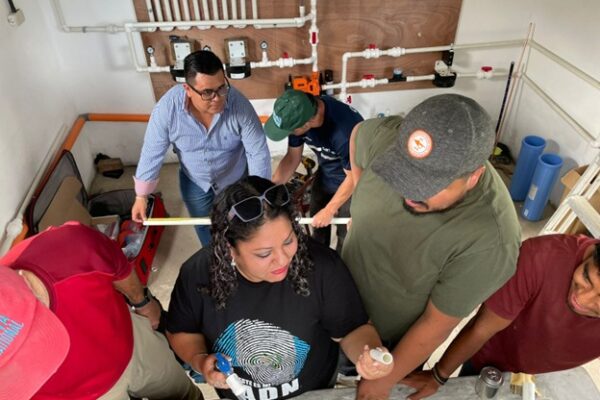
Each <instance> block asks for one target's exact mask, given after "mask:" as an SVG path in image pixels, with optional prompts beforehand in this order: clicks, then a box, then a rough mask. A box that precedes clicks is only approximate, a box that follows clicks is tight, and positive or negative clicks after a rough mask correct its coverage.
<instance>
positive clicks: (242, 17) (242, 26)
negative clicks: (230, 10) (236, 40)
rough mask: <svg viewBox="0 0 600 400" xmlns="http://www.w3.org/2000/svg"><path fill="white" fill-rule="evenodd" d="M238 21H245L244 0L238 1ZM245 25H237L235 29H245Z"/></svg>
mask: <svg viewBox="0 0 600 400" xmlns="http://www.w3.org/2000/svg"><path fill="white" fill-rule="evenodd" d="M240 19H246V0H240ZM245 27H246V25H239V26H236V28H245Z"/></svg>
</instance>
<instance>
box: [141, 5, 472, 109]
mask: <svg viewBox="0 0 600 400" xmlns="http://www.w3.org/2000/svg"><path fill="white" fill-rule="evenodd" d="M181 1H187V0H181ZM300 1H302V0H300ZM300 1H298V0H286V1H283V0H258V16H259V18H291V17H296V16H298V5H299V3H300ZM133 3H134V6H135V10H136V15H137V18H138V21H140V22H146V21H149V18H148V13H147V11H146V7H145V0H133ZM200 3H202V2H201V1H200ZM305 3H306V8H307V10H306V11H307V13H308V12H309V11H310V10H309V5H310V2H309V1H308V0H305ZM220 4H221V1H219V5H220ZM228 4H229V5H230V4H231V2H230V1H229V0H228ZM238 4H239V2H238ZM209 5H212V1H209ZM460 7H461V0H394V1H389V0H369V1H365V0H320V1H319V2H318V6H317V26H318V28H319V47H318V56H319V69H320V70H321V71H324V70H325V69H331V70H333V75H334V81H335V82H336V83H337V82H339V81H340V78H341V68H342V55H343V54H344V53H345V52H348V51H362V50H364V49H365V48H367V47H368V46H369V44H375V45H376V46H377V47H378V48H380V49H388V48H390V47H404V48H414V47H429V46H441V45H447V44H450V43H453V42H454V38H455V36H456V28H457V24H458V17H459V14H460ZM192 10H193V8H192V4H191V2H190V12H191V13H192V17H194V15H193V11H192ZM246 10H247V17H248V18H250V17H251V12H252V11H251V10H252V8H251V3H250V1H246ZM220 12H221V10H220ZM229 13H230V16H231V9H230V10H229ZM221 15H222V14H221ZM238 16H239V7H238ZM309 26H310V24H309V23H307V24H306V25H305V26H304V27H302V28H283V29H280V28H277V29H255V28H253V27H246V28H244V29H237V28H233V27H229V28H227V29H217V28H211V29H206V30H201V29H196V28H192V29H189V30H173V31H171V32H164V31H156V32H151V33H142V41H143V43H144V46H145V47H146V46H149V45H151V46H153V47H154V49H155V55H156V60H157V63H158V65H161V66H162V65H169V64H172V63H173V60H172V57H171V55H170V53H171V50H170V42H169V36H170V35H178V36H181V37H185V38H187V39H189V40H193V41H194V43H195V45H196V49H201V48H202V47H203V46H205V45H208V46H210V47H211V49H212V51H214V52H215V54H217V55H218V56H219V57H221V59H222V60H223V61H224V62H225V61H226V59H225V47H224V46H225V42H224V40H225V39H227V38H236V37H246V38H248V53H249V61H259V60H260V59H261V55H262V54H261V50H260V47H259V44H260V42H261V41H263V40H266V41H267V42H268V44H269V49H268V56H269V59H270V60H275V59H278V58H280V57H281V56H282V54H283V53H284V52H287V53H288V54H289V56H290V57H293V58H306V57H309V56H310V45H309V35H308V28H309ZM440 58H441V53H423V54H413V55H405V56H402V57H399V58H393V57H380V58H378V59H371V60H365V59H358V58H357V59H354V58H353V59H351V60H350V61H349V63H348V81H349V82H351V81H357V80H360V79H361V78H362V76H363V75H365V74H374V75H375V77H376V78H385V77H388V78H389V77H391V76H392V71H393V69H394V68H395V67H400V68H402V69H403V71H404V73H405V75H424V74H430V73H432V72H433V64H434V62H435V60H438V59H440ZM310 72H311V66H310V65H301V66H295V67H292V68H278V67H273V68H256V69H253V70H252V76H251V77H249V78H246V79H243V80H235V81H233V84H234V85H235V86H236V87H237V88H238V89H240V90H241V91H242V92H243V93H244V94H245V95H246V96H247V97H248V98H252V99H262V98H275V97H278V96H279V95H280V94H281V92H282V91H283V88H284V85H285V83H286V82H287V81H288V76H289V75H290V74H291V75H294V76H295V75H309V74H310ZM151 79H152V84H153V87H154V94H155V96H156V98H157V99H158V98H160V96H162V95H163V93H164V92H166V91H167V90H168V89H169V88H170V87H171V86H173V85H174V84H175V82H174V81H173V80H172V79H171V76H170V74H168V73H159V74H156V73H154V74H151ZM429 87H432V84H431V82H415V83H406V82H399V83H393V84H388V85H380V86H376V87H375V88H369V89H360V88H359V89H356V88H352V89H348V93H356V92H361V91H370V92H374V91H385V90H398V89H414V88H429Z"/></svg>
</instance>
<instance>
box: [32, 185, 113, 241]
mask: <svg viewBox="0 0 600 400" xmlns="http://www.w3.org/2000/svg"><path fill="white" fill-rule="evenodd" d="M80 190H81V182H80V181H79V180H78V179H77V178H76V177H74V176H67V177H66V178H65V179H63V181H62V183H61V184H60V186H59V187H58V190H57V191H56V194H55V195H54V198H53V199H52V202H51V203H50V205H49V206H48V209H47V210H46V212H45V213H44V215H43V217H42V218H41V219H40V222H39V224H38V226H39V231H40V232H41V231H43V230H45V229H47V228H48V227H50V226H59V225H62V224H64V223H65V222H67V221H78V222H81V223H82V224H84V225H88V226H94V227H95V226H97V225H101V227H100V228H101V229H99V230H101V231H102V232H103V233H105V234H106V235H107V236H108V237H111V238H113V239H116V237H117V236H118V234H119V216H118V215H107V216H103V217H92V216H91V215H90V213H89V212H88V210H87V209H86V208H85V207H84V206H83V204H81V203H80V202H79V200H78V199H77V195H78V194H79V191H80ZM113 236H114V237H113Z"/></svg>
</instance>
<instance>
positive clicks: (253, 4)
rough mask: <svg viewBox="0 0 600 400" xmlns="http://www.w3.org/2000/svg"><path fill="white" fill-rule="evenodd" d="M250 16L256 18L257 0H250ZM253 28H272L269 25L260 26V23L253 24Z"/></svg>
mask: <svg viewBox="0 0 600 400" xmlns="http://www.w3.org/2000/svg"><path fill="white" fill-rule="evenodd" d="M251 4H252V18H253V19H258V4H257V0H252V3H251ZM254 28H255V29H261V28H272V27H271V26H260V25H254Z"/></svg>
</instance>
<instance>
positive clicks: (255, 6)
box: [252, 0, 258, 19]
mask: <svg viewBox="0 0 600 400" xmlns="http://www.w3.org/2000/svg"><path fill="white" fill-rule="evenodd" d="M252 18H254V19H258V4H257V2H256V0H252Z"/></svg>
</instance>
